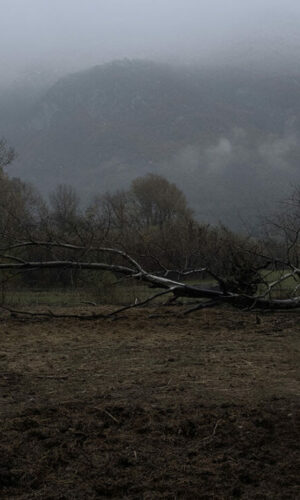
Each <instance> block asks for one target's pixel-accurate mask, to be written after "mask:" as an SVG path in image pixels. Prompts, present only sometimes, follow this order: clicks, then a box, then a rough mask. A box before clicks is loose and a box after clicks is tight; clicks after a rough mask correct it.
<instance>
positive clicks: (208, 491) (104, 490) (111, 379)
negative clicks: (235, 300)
mask: <svg viewBox="0 0 300 500" xmlns="http://www.w3.org/2000/svg"><path fill="white" fill-rule="evenodd" d="M299 318H300V315H299V313H298V314H297V313H276V314H270V313H265V314H260V315H259V317H257V315H256V314H255V313H254V312H237V311H232V310H229V309H223V310H209V311H202V312H197V313H194V314H193V315H191V316H189V317H185V318H181V317H177V316H176V315H175V309H174V308H170V309H166V308H163V307H161V308H160V309H155V310H154V309H144V310H141V311H137V310H135V311H131V312H130V313H129V314H127V315H126V317H122V318H120V319H118V320H117V321H110V320H97V321H90V322H83V321H79V320H73V319H68V320H66V319H65V320H62V319H59V320H58V319H57V320H54V319H52V320H33V319H31V320H26V321H23V320H21V319H17V318H9V317H7V316H5V315H3V316H1V317H0V421H1V427H0V498H1V499H2V498H3V499H6V498H13V499H56V500H58V499H60V500H62V499H68V500H69V499H94V498H122V499H123V498H124V499H145V500H147V499H159V498H166V499H197V498H201V499H230V498H249V499H265V498H266V499H272V500H273V499H279V498H280V499H289V500H290V499H298V498H300V484H299V473H300V464H299V442H300V439H299V437H300V436H299V434H300V433H299V394H300V388H299V379H298V381H297V374H299V371H298V367H299V333H300V325H299V323H300V321H299ZM297 371H298V373H297Z"/></svg>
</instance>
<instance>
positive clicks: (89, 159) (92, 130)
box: [0, 60, 300, 228]
mask: <svg viewBox="0 0 300 500" xmlns="http://www.w3.org/2000/svg"><path fill="white" fill-rule="evenodd" d="M45 87H46V84H45V82H43V85H42V84H39V85H36V86H35V87H30V85H28V84H27V87H26V91H25V90H24V91H23V93H22V88H20V87H19V88H18V90H17V91H16V89H11V90H10V92H7V91H6V93H4V92H2V94H1V95H0V105H1V116H0V136H1V135H3V136H5V137H7V139H8V140H9V142H10V143H11V144H13V145H14V146H15V148H16V150H17V152H18V160H17V162H15V164H14V166H11V167H10V169H11V170H10V172H11V174H12V175H17V176H20V177H21V178H22V179H24V180H26V181H31V182H33V183H34V184H35V185H36V186H37V187H38V188H39V189H41V190H42V191H43V192H47V191H48V190H50V189H52V188H54V187H55V186H56V185H57V184H58V183H61V182H66V183H69V184H72V185H73V186H74V187H75V188H77V189H78V190H79V193H80V195H81V196H82V198H83V199H88V198H89V197H90V196H91V195H92V194H93V193H97V192H105V191H107V190H115V189H118V188H122V187H128V185H129V183H130V182H131V181H132V180H133V179H134V178H135V177H137V176H141V175H144V174H146V173H149V172H153V173H158V174H161V175H164V176H165V177H167V178H168V179H169V180H170V181H173V182H176V183H177V184H178V185H179V186H180V187H181V188H182V189H183V191H184V192H185V194H186V196H187V198H188V200H189V202H190V204H191V206H192V207H193V209H194V210H195V212H196V214H197V216H198V217H199V218H200V219H202V220H205V221H211V222H217V221H219V220H222V221H224V222H225V223H227V224H229V225H231V226H232V227H235V228H236V227H241V225H243V223H244V221H248V220H250V219H251V220H252V221H253V220H254V219H253V217H255V215H257V213H259V212H265V211H267V210H268V209H272V210H273V208H274V203H275V201H276V200H278V199H280V198H283V197H285V196H286V194H287V193H288V192H290V190H291V186H292V185H293V184H296V183H299V182H300V169H299V158H300V146H299V140H298V139H299V132H300V73H299V74H298V73H296V71H295V72H293V71H291V70H289V72H288V73H287V72H286V70H285V72H283V71H282V72H281V73H280V71H279V70H278V72H277V73H276V74H275V73H274V72H271V71H270V72H263V70H262V69H260V70H258V69H257V71H255V70H253V68H252V70H251V71H247V70H245V69H238V68H235V69H233V68H231V67H226V66H223V67H221V66H219V68H218V69H216V68H215V69H212V68H208V67H207V68H204V67H202V68H196V67H190V66H189V67H173V66H169V65H165V64H158V63H153V62H148V61H130V60H125V61H120V62H113V63H110V64H105V65H102V66H97V67H94V68H92V69H90V70H88V71H83V72H80V73H76V74H72V75H69V76H66V77H64V78H62V79H60V80H59V81H57V83H55V84H54V85H51V86H50V88H48V89H46V88H45ZM236 207H238V209H237V208H236Z"/></svg>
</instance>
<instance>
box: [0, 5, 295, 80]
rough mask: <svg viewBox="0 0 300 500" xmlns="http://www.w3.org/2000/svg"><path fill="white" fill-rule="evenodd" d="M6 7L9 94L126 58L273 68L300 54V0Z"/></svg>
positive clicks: (1, 42)
mask: <svg viewBox="0 0 300 500" xmlns="http://www.w3.org/2000/svg"><path fill="white" fill-rule="evenodd" d="M0 7H1V17H2V20H3V22H2V26H1V32H0V64H1V84H2V86H3V85H5V84H7V83H11V82H12V81H13V80H14V79H18V78H25V77H26V76H27V75H28V74H30V73H35V72H44V73H45V74H46V73H51V72H54V73H55V75H59V74H64V73H68V72H71V71H77V70H80V69H84V68H87V67H90V66H92V65H96V64H101V63H103V62H106V61H110V60H114V59H122V58H125V57H126V58H148V59H154V60H163V61H164V60H168V61H174V62H177V63H178V62H180V63H186V64H188V63H195V62H197V63H205V64H207V63H213V64H216V63H224V62H225V63H227V64H228V63H234V62H239V63H241V62H242V61H243V62H244V63H245V62H247V64H248V65H249V64H251V63H252V62H253V61H255V62H257V61H260V60H261V62H262V63H264V64H269V65H272V64H279V63H280V62H281V63H282V64H283V63H286V61H287V59H288V60H290V59H292V60H294V58H295V57H296V56H297V54H299V53H300V36H299V21H300V4H299V2H298V1H297V0H263V1H261V0H243V1H242V2H241V1H240V0H211V1H210V2H207V1H206V0H184V1H183V0H126V1H124V0H86V1H84V2H83V1H82V0H42V1H41V0H26V1H24V0H1V2H0ZM266 56H267V60H266Z"/></svg>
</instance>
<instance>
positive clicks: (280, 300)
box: [0, 240, 300, 319]
mask: <svg viewBox="0 0 300 500" xmlns="http://www.w3.org/2000/svg"><path fill="white" fill-rule="evenodd" d="M42 248H44V249H48V250H49V249H54V248H56V249H61V250H65V251H67V252H71V254H72V258H68V259H63V260H56V259H55V260H30V259H28V256H25V255H22V252H23V254H24V253H25V252H27V253H28V250H33V249H35V250H36V249H42ZM0 251H1V254H0V258H1V263H0V272H1V271H2V272H3V271H9V272H12V273H13V274H18V273H24V272H28V271H35V270H43V269H76V270H92V271H96V272H97V271H109V272H111V273H113V274H114V276H115V277H116V284H117V283H118V282H119V281H120V278H121V277H122V276H123V277H126V278H127V279H130V280H135V281H139V282H143V283H145V284H146V285H148V286H149V289H151V288H152V289H155V293H153V294H152V295H150V296H149V297H147V298H146V299H145V300H135V302H134V303H132V304H126V305H124V306H123V307H121V308H118V309H116V310H115V311H113V312H111V313H109V314H102V313H93V314H83V315H80V314H78V315H77V314H75V315H74V314H64V315H57V314H54V313H53V312H42V313H40V312H39V313H35V312H32V311H27V312H26V311H17V310H14V309H10V308H8V307H7V306H4V305H2V308H3V309H6V310H10V311H11V312H12V313H14V314H18V313H20V314H21V313H22V314H29V315H40V316H53V317H55V316H63V317H79V318H83V319H96V318H99V317H111V316H113V315H116V314H118V313H120V312H123V311H125V310H128V309H132V308H135V307H139V306H143V305H146V304H149V303H150V302H152V301H154V300H155V299H157V298H159V297H162V296H167V295H170V300H172V301H176V300H177V299H180V298H183V297H184V298H190V299H193V301H196V304H193V307H190V305H187V309H186V310H185V312H184V314H188V313H190V312H193V311H195V310H199V309H204V308H207V307H216V306H218V305H220V304H230V305H231V306H233V307H238V308H246V309H270V310H280V309H281V310H292V309H297V308H300V295H299V289H300V268H299V267H298V266H296V265H295V264H293V263H291V262H290V261H284V260H280V259H275V258H274V257H268V256H266V255H263V254H257V255H255V262H256V265H255V267H254V265H253V263H252V261H251V267H250V268H249V269H248V274H247V276H249V281H248V283H244V289H245V290H255V292H253V293H245V292H243V290H241V291H236V286H233V280H232V279H229V278H228V277H223V276H219V275H216V274H215V273H214V272H213V271H211V270H210V269H209V268H207V267H203V268H198V269H183V270H170V269H166V268H165V267H164V266H161V265H160V264H159V263H157V267H158V268H160V269H158V270H157V272H148V271H147V270H146V269H144V267H143V266H142V265H141V264H140V263H139V262H138V260H137V259H136V258H134V257H132V256H131V255H129V254H128V253H127V252H126V251H123V250H120V249H117V248H109V247H97V246H89V247H85V246H80V245H76V244H70V243H65V242H60V241H36V240H28V241H22V242H17V243H14V244H10V245H7V246H5V247H3V248H2V249H0ZM24 251H25V252H24ZM237 251H238V250H237ZM20 252H21V254H20ZM95 254H97V255H99V254H101V255H103V260H102V261H100V262H98V261H94V260H90V259H89V257H88V256H89V255H95ZM243 271H244V270H243ZM176 273H177V276H178V279H171V278H170V277H169V276H170V275H171V274H172V275H174V274H176ZM274 273H276V277H275V279H272V280H271V279H269V278H270V275H272V276H273V275H274ZM193 275H195V276H198V277H200V278H201V276H203V275H205V276H210V277H211V278H212V280H213V281H214V283H215V285H214V286H211V287H208V288H206V287H203V286H201V279H200V282H199V284H194V283H193V284H191V283H189V282H187V281H186V278H187V277H189V278H190V277H191V276H193ZM286 282H289V283H291V282H292V283H293V286H291V285H289V287H288V290H287V291H286V292H285V296H282V297H276V296H274V295H276V293H278V287H282V284H283V283H286ZM275 292H276V293H275Z"/></svg>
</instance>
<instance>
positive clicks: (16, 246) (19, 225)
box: [0, 140, 300, 306]
mask: <svg viewBox="0 0 300 500" xmlns="http://www.w3.org/2000/svg"><path fill="white" fill-rule="evenodd" d="M13 158H14V151H13V150H12V149H11V148H9V147H8V145H7V144H6V142H5V141H4V140H2V141H1V142H0V167H1V168H0V197H1V203H0V247H1V255H0V270H1V271H2V273H1V274H2V277H1V283H2V285H3V284H4V283H5V284H8V285H7V286H31V287H33V286H47V287H52V286H56V287H57V286H58V285H61V286H71V285H72V286H82V287H84V286H87V285H88V284H89V283H90V282H91V281H93V280H102V279H104V274H103V273H105V272H107V271H109V272H110V273H111V274H112V275H113V276H114V277H115V278H116V279H118V278H119V277H120V276H122V275H124V273H125V274H126V272H127V271H126V270H125V269H122V266H123V267H124V259H125V261H127V264H128V263H129V264H132V263H133V262H134V263H135V264H134V265H133V272H131V271H130V272H128V273H127V274H128V276H129V277H131V278H133V279H139V280H141V281H146V282H147V279H146V275H147V274H148V276H150V275H151V276H156V277H158V278H159V279H161V281H160V282H159V281H155V279H152V278H151V279H150V278H149V279H148V284H149V285H150V286H151V287H158V288H160V287H164V286H165V285H166V284H167V282H168V285H167V288H168V287H171V288H172V287H174V286H175V285H174V283H183V284H184V286H187V285H188V286H190V284H191V279H192V280H193V282H194V281H195V280H198V281H199V282H200V283H201V281H203V279H206V280H208V279H210V280H211V282H213V283H214V287H213V291H214V292H215V293H214V294H212V298H213V300H214V301H217V302H220V296H219V295H220V294H221V295H222V296H225V297H226V296H227V299H226V301H227V302H230V301H231V302H236V303H238V302H239V303H240V305H245V306H250V305H251V303H252V304H253V306H255V304H256V305H257V304H258V303H259V300H266V299H268V300H271V301H272V300H274V299H277V298H278V297H279V295H278V293H279V292H278V290H279V289H280V290H281V289H282V285H283V284H284V283H287V282H288V283H289V287H288V289H287V290H286V297H280V299H284V300H288V301H291V302H290V304H291V305H293V306H295V305H297V304H298V300H299V299H298V291H299V286H300V285H299V278H300V276H299V257H300V252H299V234H300V189H296V190H295V191H294V194H293V195H292V197H291V198H290V200H288V201H287V202H286V203H285V204H284V205H283V206H282V207H281V210H280V213H278V214H277V215H276V217H274V218H273V219H272V220H271V221H268V224H267V225H266V228H267V230H266V233H265V235H264V237H263V238H260V239H258V238H254V237H251V236H249V235H247V236H245V235H239V234H234V233H233V232H232V231H230V230H229V229H228V228H225V227H224V226H221V225H219V226H210V225H209V224H205V223H201V222H199V221H198V220H196V219H195V217H194V215H193V212H192V210H191V209H190V208H189V206H188V203H187V200H186V198H185V196H184V194H183V193H182V191H181V190H180V189H179V188H178V187H177V186H176V185H175V184H173V183H171V182H169V181H168V180H167V179H165V178H164V177H162V176H160V175H157V174H148V175H146V176H144V177H139V178H137V179H135V180H134V181H133V182H132V183H131V185H130V187H129V188H128V189H127V190H122V191H117V192H114V193H106V194H104V195H98V196H95V197H94V198H93V199H91V200H90V202H89V203H88V204H87V205H86V206H85V207H83V206H82V205H81V203H80V199H79V196H78V194H77V193H76V191H75V190H74V189H73V188H72V187H71V186H68V185H59V186H57V188H56V189H55V190H54V191H53V192H52V193H50V195H49V200H47V201H46V200H45V199H44V198H43V197H42V196H41V195H40V194H39V193H38V192H37V191H36V189H35V188H34V187H32V186H31V185H28V184H27V183H24V182H22V181H20V179H11V178H9V177H8V175H7V174H6V173H4V168H5V167H6V166H7V165H9V163H10V162H11V161H12V160H13ZM46 263H48V264H47V265H46ZM50 263H51V264H50ZM92 264H93V265H92ZM94 264H95V265H94ZM96 264H98V265H96ZM99 264H101V265H102V264H103V267H102V268H101V266H100V267H99ZM118 266H119V267H118ZM125 267H126V266H125ZM130 269H131V268H130ZM131 270H132V269H131ZM141 270H143V272H142V273H141ZM144 270H147V271H144ZM95 271H97V273H95ZM163 280H169V281H165V282H163ZM172 283H173V284H172ZM16 284H17V285H16ZM3 286H4V285H3ZM198 288H199V287H198ZM168 289H169V288H168ZM180 290H181V293H179V292H178V290H176V293H173V295H174V297H175V299H176V298H178V296H180V295H182V294H183V295H184V293H186V295H187V296H191V297H192V296H193V295H195V296H197V297H198V296H199V292H195V290H194V291H192V289H190V290H188V289H186V290H185V292H184V293H183V288H181V289H180ZM167 291H168V290H167ZM280 293H281V294H282V290H281V292H280ZM200 295H201V294H200ZM231 296H239V297H240V298H239V300H232V299H231V298H229V297H231ZM241 297H244V298H243V300H242V299H241ZM245 297H248V298H247V300H246V299H245ZM203 298H210V293H207V294H206V296H204V297H201V299H203ZM223 298H224V297H223ZM216 299H217V300H216ZM265 305H266V306H267V304H265Z"/></svg>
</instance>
